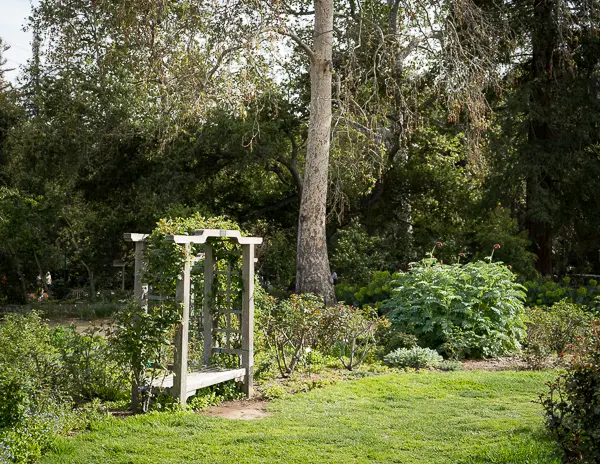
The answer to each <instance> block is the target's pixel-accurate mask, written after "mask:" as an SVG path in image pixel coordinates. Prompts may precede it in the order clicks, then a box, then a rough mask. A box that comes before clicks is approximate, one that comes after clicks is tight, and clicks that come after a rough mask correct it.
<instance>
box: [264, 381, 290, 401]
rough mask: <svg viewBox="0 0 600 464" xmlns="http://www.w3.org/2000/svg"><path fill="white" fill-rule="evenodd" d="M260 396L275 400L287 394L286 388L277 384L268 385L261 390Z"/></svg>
mask: <svg viewBox="0 0 600 464" xmlns="http://www.w3.org/2000/svg"><path fill="white" fill-rule="evenodd" d="M262 396H264V397H265V398H266V399H268V400H276V399H278V398H283V397H285V396H287V390H286V389H285V388H284V387H282V386H281V385H278V384H274V385H269V386H267V387H265V389H264V390H263V392H262Z"/></svg>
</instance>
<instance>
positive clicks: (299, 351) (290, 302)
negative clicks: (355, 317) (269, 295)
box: [262, 294, 331, 377]
mask: <svg viewBox="0 0 600 464" xmlns="http://www.w3.org/2000/svg"><path fill="white" fill-rule="evenodd" d="M330 315H331V312H330V311H328V309H327V308H326V307H325V306H324V304H323V301H322V300H321V299H320V298H319V297H317V296H314V295H309V294H306V295H291V296H290V298H289V299H285V300H281V301H279V302H278V303H277V304H274V305H272V306H271V308H270V312H269V313H265V314H264V315H263V318H264V321H263V322H262V325H263V327H264V332H265V336H266V338H267V344H268V345H269V346H271V347H273V348H274V350H275V358H276V360H277V366H278V368H279V371H280V373H281V375H282V376H283V377H289V376H291V375H293V373H294V371H295V369H296V367H297V365H298V362H299V361H300V360H301V359H303V358H304V356H305V355H306V353H307V351H306V349H307V348H311V349H315V348H318V347H319V346H324V345H325V344H326V343H327V341H329V339H330V338H331V337H329V336H328V335H329V333H330V332H329V331H328V327H329V322H330V320H329V317H330Z"/></svg>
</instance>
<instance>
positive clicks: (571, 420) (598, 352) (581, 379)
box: [541, 321, 600, 463]
mask: <svg viewBox="0 0 600 464" xmlns="http://www.w3.org/2000/svg"><path fill="white" fill-rule="evenodd" d="M568 355H569V359H568V362H567V363H566V367H565V372H564V373H562V374H561V375H560V376H559V377H558V378H557V379H556V380H555V381H554V382H552V383H550V384H549V387H550V391H549V393H548V394H546V395H543V396H542V397H541V401H542V405H543V407H544V410H545V414H546V426H547V428H548V429H549V430H550V432H551V433H552V434H553V435H554V437H555V438H556V440H557V441H558V443H559V444H560V446H561V447H562V449H563V450H564V452H565V461H566V462H586V463H600V321H596V323H595V325H594V327H592V328H591V329H590V330H589V331H588V332H587V334H586V336H584V337H580V338H579V339H578V340H577V342H576V343H575V344H574V345H572V346H571V348H570V350H569V353H568Z"/></svg>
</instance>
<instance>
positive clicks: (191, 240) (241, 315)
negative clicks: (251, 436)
mask: <svg viewBox="0 0 600 464" xmlns="http://www.w3.org/2000/svg"><path fill="white" fill-rule="evenodd" d="M148 238H149V235H146V234H134V233H130V234H125V239H126V240H128V241H131V242H134V243H135V247H136V248H135V286H134V293H135V298H136V300H137V302H138V304H139V305H140V306H142V307H146V308H147V307H148V305H149V304H153V303H154V302H156V301H159V302H160V301H162V300H165V299H168V298H174V299H175V303H176V304H177V305H178V307H180V308H181V311H182V313H181V323H180V324H179V326H178V327H177V331H176V336H175V356H174V363H173V369H172V374H167V375H163V376H161V377H160V378H157V379H154V380H153V381H152V387H164V388H167V389H168V390H169V391H170V392H171V393H172V395H173V396H174V397H175V398H176V399H178V400H179V401H180V402H181V404H182V405H185V403H186V401H187V398H188V397H189V396H191V395H193V394H194V393H195V392H196V391H197V390H198V389H200V388H204V387H208V386H210V385H215V384H217V383H221V382H226V381H228V380H237V381H242V382H243V384H244V393H245V394H246V396H248V397H250V396H252V391H253V366H254V357H253V347H254V333H253V330H254V261H255V259H254V246H255V245H259V244H261V243H262V238H260V237H242V235H241V234H240V232H239V231H237V230H222V229H200V230H196V231H195V233H194V234H193V235H172V236H167V240H168V241H170V242H173V243H174V244H177V245H180V246H181V247H183V249H184V250H185V256H186V258H185V260H184V262H183V265H182V266H181V269H179V276H178V279H177V286H176V291H175V295H153V294H152V291H151V289H150V288H149V286H148V285H147V283H146V282H145V279H144V275H145V272H146V265H147V259H146V255H147V254H148V253H152V250H150V251H148V244H147V239H148ZM219 242H226V243H231V244H234V245H235V247H231V248H233V249H231V250H227V249H224V248H223V247H219V246H218V244H219ZM239 248H241V257H242V260H241V264H242V265H241V273H240V272H239V270H236V269H235V266H234V264H235V259H232V257H233V258H235V257H236V256H237V257H239V255H240V251H239ZM200 250H201V252H200ZM201 262H203V265H201V264H200V263H201ZM199 269H201V270H202V273H203V275H202V279H201V280H202V282H203V286H202V287H203V291H202V298H201V299H202V304H201V307H200V304H197V303H199V302H198V301H197V300H196V298H194V295H195V293H196V292H194V291H193V290H194V289H193V285H194V283H193V279H192V273H193V271H194V270H199ZM236 277H241V281H240V283H241V290H239V291H238V292H235V291H233V289H232V287H234V285H233V284H232V283H233V282H234V280H235V278H236ZM196 284H198V281H196ZM149 290H150V291H149ZM196 306H198V307H196ZM193 318H195V320H197V322H198V324H197V327H198V332H199V333H198V338H202V339H203V363H202V367H201V368H200V369H198V370H195V371H193V372H188V352H189V341H190V336H193V335H194V334H191V333H190V321H191V320H192V319H193ZM221 353H224V354H229V355H235V356H237V357H238V358H239V366H238V368H227V369H216V368H211V367H210V361H211V357H212V356H213V355H215V354H221Z"/></svg>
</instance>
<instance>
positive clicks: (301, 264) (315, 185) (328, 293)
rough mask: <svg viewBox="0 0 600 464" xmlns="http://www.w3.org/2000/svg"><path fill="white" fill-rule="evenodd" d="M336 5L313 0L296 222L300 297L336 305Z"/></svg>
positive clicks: (326, 1) (327, 1)
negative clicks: (331, 225) (332, 214)
mask: <svg viewBox="0 0 600 464" xmlns="http://www.w3.org/2000/svg"><path fill="white" fill-rule="evenodd" d="M332 48H333V0H315V28H314V42H313V50H312V54H311V55H310V58H311V59H310V85H311V87H310V93H311V99H310V100H311V101H310V126H309V129H308V140H307V149H306V165H305V170H304V181H303V185H302V199H301V202H300V217H299V220H298V256H297V261H296V291H297V292H298V293H314V294H317V295H321V296H322V297H323V298H324V300H325V302H326V304H331V303H334V302H335V292H334V290H333V285H332V284H331V283H330V280H329V279H330V275H331V271H330V268H329V258H328V256H327V240H326V229H325V219H326V207H327V184H328V168H329V148H330V140H331V118H332V115H331V111H332V110H331V84H332V79H331V73H332V68H331V59H332Z"/></svg>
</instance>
